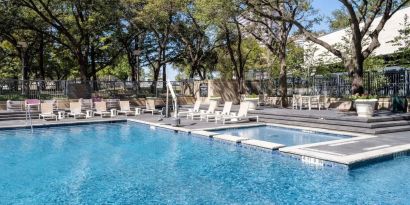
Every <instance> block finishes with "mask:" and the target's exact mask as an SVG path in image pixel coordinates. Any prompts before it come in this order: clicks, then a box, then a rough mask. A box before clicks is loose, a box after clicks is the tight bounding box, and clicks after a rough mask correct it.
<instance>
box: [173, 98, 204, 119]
mask: <svg viewBox="0 0 410 205" xmlns="http://www.w3.org/2000/svg"><path fill="white" fill-rule="evenodd" d="M200 107H201V101H200V100H197V101H195V104H194V108H193V109H189V110H188V111H183V112H179V113H178V117H179V116H181V115H186V118H188V116H189V114H191V113H199V108H200Z"/></svg>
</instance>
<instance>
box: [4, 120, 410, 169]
mask: <svg viewBox="0 0 410 205" xmlns="http://www.w3.org/2000/svg"><path fill="white" fill-rule="evenodd" d="M127 120H128V121H130V122H137V123H144V124H147V125H150V126H154V127H159V128H165V129H170V130H174V131H177V132H186V133H190V134H191V135H196V136H201V137H206V138H209V139H214V140H220V141H226V142H231V143H239V144H242V145H245V146H252V147H257V148H262V149H264V150H278V151H280V152H281V153H284V154H285V155H290V156H292V157H296V158H298V159H300V160H301V161H303V162H307V163H312V164H316V165H322V166H323V165H327V163H328V162H330V163H337V164H341V165H343V166H346V167H347V168H349V169H350V168H355V167H359V166H361V165H365V164H368V163H371V162H375V161H379V160H386V159H393V158H395V157H400V156H403V155H409V153H410V132H409V131H406V132H396V133H390V134H380V135H368V134H363V133H353V132H346V131H344V132H343V131H335V130H326V129H317V128H312V127H301V126H291V125H283V124H272V123H256V122H241V123H230V124H225V125H222V124H220V123H218V124H215V123H214V122H204V121H199V120H190V119H186V118H182V119H181V126H179V127H173V126H172V125H171V124H172V121H171V120H170V119H162V120H160V116H158V115H151V114H142V115H139V116H129V117H125V116H117V117H115V118H100V117H94V118H90V119H73V118H69V119H63V120H59V121H44V120H39V119H33V126H34V127H44V126H60V125H78V124H90V123H108V122H126V121H127ZM264 125H269V126H277V127H284V128H292V129H302V130H308V131H312V132H323V133H330V134H337V135H347V136H352V138H348V139H341V140H333V141H327V142H321V143H315V144H305V145H299V146H290V147H285V146H284V145H281V144H276V143H273V142H266V141H261V140H255V139H248V138H244V137H236V136H231V135H226V134H219V133H217V131H215V130H220V129H233V128H244V127H255V126H264ZM14 128H28V126H27V125H26V122H25V121H24V120H10V121H1V122H0V130H1V129H14Z"/></svg>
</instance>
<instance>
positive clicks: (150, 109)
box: [142, 99, 161, 115]
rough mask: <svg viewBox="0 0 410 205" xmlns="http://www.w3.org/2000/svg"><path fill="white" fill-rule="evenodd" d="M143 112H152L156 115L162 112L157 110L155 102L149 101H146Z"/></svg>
mask: <svg viewBox="0 0 410 205" xmlns="http://www.w3.org/2000/svg"><path fill="white" fill-rule="evenodd" d="M142 112H151V113H152V115H154V113H161V110H157V109H155V100H153V99H147V100H145V109H143V110H142Z"/></svg>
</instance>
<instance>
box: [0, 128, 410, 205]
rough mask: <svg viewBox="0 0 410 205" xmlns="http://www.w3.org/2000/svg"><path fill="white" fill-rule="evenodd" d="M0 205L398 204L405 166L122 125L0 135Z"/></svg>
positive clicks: (406, 196)
mask: <svg viewBox="0 0 410 205" xmlns="http://www.w3.org/2000/svg"><path fill="white" fill-rule="evenodd" d="M0 167H1V172H0V190H1V191H0V204H13V203H14V204H50V203H52V204H284V203H286V204H301V203H302V204H330V203H337V204H388V203H390V204H406V203H408V202H409V201H410V180H408V173H409V170H410V158H409V157H403V158H399V159H396V160H393V161H388V162H383V163H379V164H375V165H370V166H366V167H363V168H359V169H356V170H352V171H346V170H341V169H334V168H318V167H312V166H308V165H303V164H302V163H300V162H299V161H297V160H294V159H290V158H287V157H283V156H281V155H278V154H274V153H271V152H264V151H259V150H254V149H249V148H245V147H241V146H238V145H234V144H229V143H220V142H217V141H212V140H209V139H205V138H202V137H196V136H191V135H188V134H182V133H181V134H178V133H174V132H172V131H168V130H161V129H156V130H155V131H154V130H151V129H150V128H149V127H148V126H144V125H139V124H133V123H130V124H129V125H127V124H125V123H113V124H94V125H82V126H67V127H52V128H39V129H35V130H34V134H33V135H31V134H30V131H28V130H7V131H4V130H3V131H0Z"/></svg>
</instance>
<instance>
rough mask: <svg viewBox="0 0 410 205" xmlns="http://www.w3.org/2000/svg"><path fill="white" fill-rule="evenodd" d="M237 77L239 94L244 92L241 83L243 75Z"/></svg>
mask: <svg viewBox="0 0 410 205" xmlns="http://www.w3.org/2000/svg"><path fill="white" fill-rule="evenodd" d="M237 78H238V79H237V81H238V88H239V94H240V95H241V94H245V92H244V88H243V83H244V82H243V76H238V77H237Z"/></svg>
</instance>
